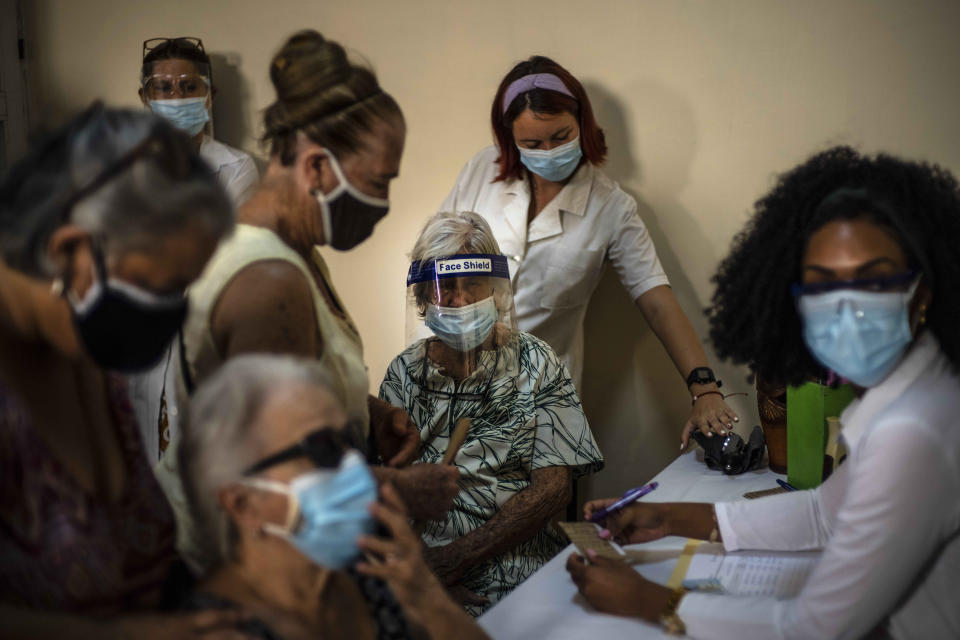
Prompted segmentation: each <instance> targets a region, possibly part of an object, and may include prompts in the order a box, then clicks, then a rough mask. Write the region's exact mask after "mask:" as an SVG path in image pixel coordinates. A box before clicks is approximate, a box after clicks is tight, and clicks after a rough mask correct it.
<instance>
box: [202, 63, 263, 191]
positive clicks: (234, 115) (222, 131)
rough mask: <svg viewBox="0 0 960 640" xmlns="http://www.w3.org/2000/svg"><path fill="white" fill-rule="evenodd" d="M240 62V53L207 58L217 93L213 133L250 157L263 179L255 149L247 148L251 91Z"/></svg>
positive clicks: (261, 167)
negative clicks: (211, 68) (241, 70)
mask: <svg viewBox="0 0 960 640" xmlns="http://www.w3.org/2000/svg"><path fill="white" fill-rule="evenodd" d="M241 61H242V60H241V57H240V54H239V53H231V52H224V53H211V54H210V64H211V66H212V67H213V82H214V85H215V86H216V90H217V93H216V95H214V98H213V123H214V133H215V137H216V139H217V140H219V141H220V142H223V143H226V144H228V145H230V146H231V147H236V148H237V149H243V150H244V151H246V152H247V153H249V154H250V155H251V156H252V157H253V161H254V162H255V163H256V164H257V171H259V172H260V175H261V176H262V175H263V174H264V171H265V169H266V163H264V161H263V160H262V159H261V158H260V157H259V154H257V153H256V151H257V149H249V148H247V146H248V144H249V143H250V138H251V137H252V136H253V134H252V133H251V132H253V131H254V130H255V127H253V126H252V124H251V122H250V118H249V111H250V110H249V109H248V106H249V104H250V90H249V83H248V82H247V79H246V78H245V77H244V76H243V74H242V73H241V72H240V64H241Z"/></svg>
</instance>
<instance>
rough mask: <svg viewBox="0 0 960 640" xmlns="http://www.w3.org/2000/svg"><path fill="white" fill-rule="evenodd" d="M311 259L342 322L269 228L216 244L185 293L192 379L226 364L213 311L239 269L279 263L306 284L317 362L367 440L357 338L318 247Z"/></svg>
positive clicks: (180, 384) (245, 230) (244, 228)
mask: <svg viewBox="0 0 960 640" xmlns="http://www.w3.org/2000/svg"><path fill="white" fill-rule="evenodd" d="M312 258H313V261H314V264H315V265H316V266H317V268H318V269H319V271H320V274H321V277H322V278H323V280H324V282H325V283H326V287H327V290H328V292H329V293H330V296H331V297H332V298H333V300H334V302H335V304H336V305H337V306H339V307H340V309H341V310H343V313H344V316H346V318H341V317H340V316H338V315H337V314H336V313H334V311H333V310H332V309H330V307H329V305H328V304H327V301H326V298H324V296H323V293H321V291H320V288H319V287H318V286H317V281H316V279H315V277H314V274H313V273H312V272H311V271H310V267H309V265H308V264H307V263H306V262H305V261H304V259H303V258H302V257H301V256H300V254H298V253H297V252H296V251H294V250H293V249H291V248H290V247H289V246H287V245H286V244H285V243H284V242H283V241H282V240H281V239H280V238H279V237H278V236H277V234H275V233H274V232H273V231H270V230H269V229H264V228H262V227H254V226H251V225H247V224H238V225H237V227H236V231H235V232H234V233H233V235H232V236H230V237H229V238H227V239H226V240H225V241H223V242H222V243H221V244H220V246H219V247H218V248H217V251H216V253H214V255H213V257H212V258H211V259H210V262H209V264H207V268H206V269H205V270H204V272H203V275H201V276H200V279H199V280H197V281H196V282H195V283H194V284H193V285H192V286H191V287H190V290H189V296H190V312H189V315H188V316H187V320H186V322H185V323H184V325H183V340H184V347H185V350H186V356H187V360H188V366H189V372H190V378H191V380H192V382H193V384H194V385H198V384H200V383H201V382H203V380H205V379H206V378H207V377H208V376H209V375H210V374H212V373H213V372H214V371H216V370H217V369H218V368H219V367H220V365H222V364H223V363H224V360H225V359H224V357H223V354H221V353H220V352H219V351H218V349H217V346H216V344H215V342H214V339H213V333H212V332H211V328H210V321H211V315H212V313H213V309H214V308H215V307H216V304H217V301H218V300H219V299H220V296H221V295H222V293H223V290H224V289H226V287H227V285H228V284H229V283H230V282H231V281H232V280H233V278H234V277H235V276H236V275H237V274H238V273H239V272H240V271H242V270H243V269H245V268H246V267H248V266H250V265H251V264H254V263H256V262H262V261H264V260H283V261H285V262H288V263H290V264H292V265H294V266H295V267H297V269H299V270H300V271H301V273H303V275H304V277H305V278H306V279H307V282H308V283H309V285H310V291H311V293H312V294H313V309H314V314H315V316H316V318H317V331H318V332H319V335H320V337H321V339H322V341H323V353H322V355H321V356H320V358H319V360H320V362H321V363H322V364H323V365H324V366H325V367H326V368H327V370H328V371H329V372H330V374H331V376H332V377H333V378H334V380H335V381H336V382H338V383H339V384H340V385H341V388H340V397H341V398H344V399H345V403H346V405H347V406H346V410H347V415H348V416H349V418H350V419H351V420H357V421H358V422H359V423H360V424H362V425H363V429H364V435H365V436H366V435H368V432H369V428H370V419H369V412H368V408H367V396H368V394H369V380H368V378H367V368H366V366H365V365H364V363H363V345H362V343H361V341H360V335H359V333H357V330H356V328H355V327H354V325H353V322H352V321H351V320H350V317H349V315H348V314H347V313H346V310H345V308H344V306H343V304H342V302H341V301H340V298H339V296H338V295H337V293H336V291H335V290H334V288H333V285H332V283H331V281H330V275H329V271H328V270H327V265H326V263H325V262H324V260H323V258H322V257H321V256H320V251H319V249H317V248H314V250H313V256H312ZM304 330H307V329H306V328H304ZM177 360H178V370H177V372H178V375H177V391H178V394H179V396H180V397H181V398H185V397H186V395H185V392H186V387H185V385H184V377H183V375H182V370H181V369H180V368H179V367H182V366H183V363H182V362H179V360H180V359H179V358H177Z"/></svg>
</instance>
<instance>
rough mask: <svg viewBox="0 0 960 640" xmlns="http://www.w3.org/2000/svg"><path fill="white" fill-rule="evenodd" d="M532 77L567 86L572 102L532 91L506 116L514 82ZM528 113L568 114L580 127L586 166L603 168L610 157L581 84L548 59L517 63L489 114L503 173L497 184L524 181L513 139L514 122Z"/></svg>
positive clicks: (515, 102)
mask: <svg viewBox="0 0 960 640" xmlns="http://www.w3.org/2000/svg"><path fill="white" fill-rule="evenodd" d="M532 73H552V74H553V75H555V76H557V77H558V78H560V80H561V81H562V82H563V84H564V86H565V87H566V88H567V89H568V90H569V91H570V93H572V94H573V96H574V97H573V98H571V97H570V96H568V95H564V94H562V93H559V92H557V91H550V90H549V89H531V90H530V91H527V92H526V93H521V94H520V95H518V96H517V97H516V98H514V99H513V102H511V103H510V105H509V107H508V108H507V110H506V112H504V110H503V97H504V94H505V93H506V92H507V87H509V86H510V85H511V84H512V83H513V82H514V81H515V80H519V79H520V78H522V77H524V76H527V75H530V74H532ZM526 109H530V110H531V111H533V112H534V113H549V114H554V113H563V112H567V113H569V114H570V115H572V116H573V117H574V118H576V119H577V123H578V124H579V126H580V149H581V150H582V151H583V157H584V158H585V159H586V161H587V162H589V163H591V164H593V165H601V164H603V161H604V160H605V159H606V157H607V142H606V139H605V138H604V136H603V129H601V128H600V127H599V125H597V121H596V120H595V119H594V117H593V107H591V106H590V98H588V97H587V92H586V91H585V90H584V88H583V85H582V84H580V81H579V80H577V79H576V78H574V77H573V74H571V73H570V72H569V71H567V70H566V69H564V68H563V67H561V66H560V65H559V64H557V63H556V62H554V61H553V60H551V59H550V58H547V57H545V56H532V57H531V58H530V59H528V60H524V61H523V62H520V63H518V64H517V65H516V66H515V67H514V68H513V69H511V70H510V73H508V74H507V75H506V76H504V78H503V80H502V81H501V82H500V87H499V88H498V89H497V95H495V96H494V98H493V108H492V109H491V110H490V121H491V123H492V124H493V137H494V139H495V140H496V142H497V148H498V149H500V157H499V158H497V162H498V163H499V164H500V173H499V174H498V175H497V177H496V178H495V179H494V182H499V181H501V180H508V179H518V178H521V177H523V172H524V167H523V164H521V163H520V152H519V151H518V150H517V145H516V142H515V141H514V139H513V121H514V120H516V119H517V116H519V115H520V114H521V113H523V112H524V111H525V110H526Z"/></svg>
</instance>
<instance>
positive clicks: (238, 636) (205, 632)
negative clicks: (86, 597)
mask: <svg viewBox="0 0 960 640" xmlns="http://www.w3.org/2000/svg"><path fill="white" fill-rule="evenodd" d="M248 618H249V616H248V615H247V614H245V613H243V612H240V611H237V610H235V609H233V610H231V609H208V610H206V611H200V612H196V613H178V614H167V615H137V616H125V617H123V618H120V619H118V620H116V621H114V622H113V623H111V625H110V627H111V628H110V631H111V632H112V633H113V636H112V637H114V638H117V639H118V640H119V639H122V640H127V639H128V638H129V639H130V640H180V639H182V638H188V639H189V638H196V639H197V640H253V639H254V638H255V636H251V635H248V634H246V633H243V632H241V631H238V630H237V625H239V624H241V623H242V622H244V621H245V620H247V619H248Z"/></svg>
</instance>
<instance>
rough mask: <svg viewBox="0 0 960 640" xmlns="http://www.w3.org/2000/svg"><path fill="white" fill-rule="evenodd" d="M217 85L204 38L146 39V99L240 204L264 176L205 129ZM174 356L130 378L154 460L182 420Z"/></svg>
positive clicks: (243, 155) (142, 83) (245, 156)
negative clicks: (186, 138) (187, 139)
mask: <svg viewBox="0 0 960 640" xmlns="http://www.w3.org/2000/svg"><path fill="white" fill-rule="evenodd" d="M215 91H216V90H215V88H214V87H213V79H212V74H211V71H210V58H209V57H208V56H207V53H206V51H205V50H204V48H203V42H201V41H200V39H199V38H151V39H150V40H147V41H145V42H144V43H143V65H142V67H141V70H140V90H139V95H140V100H141V102H143V104H144V106H146V107H148V108H149V109H151V110H152V111H153V112H154V113H156V114H157V115H159V116H161V117H163V118H165V119H167V120H169V121H170V123H171V124H173V125H174V126H175V127H177V128H179V129H181V130H182V131H185V132H186V133H187V134H188V135H190V137H191V139H192V141H193V144H194V148H195V149H196V150H197V152H198V153H199V154H200V157H201V158H203V159H204V160H205V161H206V162H207V164H209V165H210V167H211V168H212V169H213V170H214V172H215V173H216V174H217V178H218V179H219V181H220V184H221V185H222V186H223V188H224V189H225V190H226V192H227V195H228V196H230V200H231V201H232V202H233V205H234V207H238V206H240V205H241V204H243V203H244V202H246V201H247V199H248V198H249V197H250V196H251V195H252V194H253V192H254V191H255V190H256V187H257V183H258V182H259V180H260V176H259V175H258V173H257V166H256V165H255V164H254V162H253V159H252V158H251V157H250V156H249V155H248V154H247V153H244V152H243V151H241V150H239V149H235V148H233V147H231V146H229V145H226V144H224V143H222V142H219V141H217V140H214V139H213V138H212V137H210V136H209V135H207V134H206V133H205V129H206V128H207V123H208V122H209V121H210V109H211V105H212V100H213V94H214V93H215ZM172 358H173V351H172V350H171V349H168V350H167V352H166V354H165V355H164V357H163V359H162V360H161V361H160V362H159V363H157V365H156V366H154V367H153V368H152V369H149V370H148V371H146V372H144V373H139V374H136V375H133V376H130V377H129V378H128V384H129V387H130V401H131V404H132V405H133V409H134V412H135V413H136V415H137V422H138V423H139V425H140V429H141V434H142V435H143V439H144V447H145V449H146V451H147V455H148V456H149V459H150V460H151V461H156V460H158V459H159V458H160V456H161V455H162V454H163V451H164V449H165V448H166V445H167V443H168V442H170V438H171V436H172V432H173V431H175V429H176V425H177V422H178V413H179V412H178V408H177V406H176V398H175V397H174V396H175V395H176V394H174V393H172V392H165V391H166V390H167V389H171V390H172V389H173V388H174V387H173V384H174V381H173V370H174V367H173V366H171V364H172Z"/></svg>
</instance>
